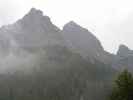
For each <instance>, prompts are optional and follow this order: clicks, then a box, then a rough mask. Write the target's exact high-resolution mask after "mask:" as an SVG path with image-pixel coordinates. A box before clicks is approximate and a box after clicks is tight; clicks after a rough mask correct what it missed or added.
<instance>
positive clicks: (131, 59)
mask: <svg viewBox="0 0 133 100" xmlns="http://www.w3.org/2000/svg"><path fill="white" fill-rule="evenodd" d="M116 56H117V57H118V58H119V59H117V60H115V61H114V62H113V63H112V66H113V67H114V68H117V69H118V70H123V69H129V70H130V71H131V72H133V51H132V50H130V49H129V48H128V47H127V46H125V45H120V46H119V49H118V52H117V55H116Z"/></svg>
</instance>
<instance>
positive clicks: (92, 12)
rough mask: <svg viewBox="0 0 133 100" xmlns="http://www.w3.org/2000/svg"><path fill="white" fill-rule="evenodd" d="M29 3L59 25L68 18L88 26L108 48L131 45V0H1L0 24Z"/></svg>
mask: <svg viewBox="0 0 133 100" xmlns="http://www.w3.org/2000/svg"><path fill="white" fill-rule="evenodd" d="M32 7H35V8H37V9H41V10H42V11H43V12H44V15H48V16H50V18H51V20H52V22H53V23H54V24H55V25H57V26H59V27H60V28H62V27H63V25H64V24H65V23H67V22H69V21H71V20H74V21H75V22H77V23H78V24H80V25H81V26H83V27H85V28H88V30H90V31H91V32H93V33H94V35H96V36H97V37H98V39H99V40H100V41H101V42H102V45H103V46H104V48H105V49H106V50H108V51H110V52H116V50H117V48H118V46H119V44H126V45H127V46H128V47H130V48H132V49H133V39H132V37H133V0H0V25H5V24H9V23H13V22H15V21H16V20H18V19H19V18H21V17H23V16H24V15H25V14H26V13H27V12H28V11H29V10H30V8H32Z"/></svg>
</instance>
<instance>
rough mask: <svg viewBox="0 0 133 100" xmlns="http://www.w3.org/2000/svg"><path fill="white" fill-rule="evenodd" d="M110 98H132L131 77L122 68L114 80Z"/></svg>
mask: <svg viewBox="0 0 133 100" xmlns="http://www.w3.org/2000/svg"><path fill="white" fill-rule="evenodd" d="M110 100H133V77H132V74H131V73H130V72H128V71H127V70H124V71H123V72H122V73H121V74H120V75H119V76H118V78H117V80H116V81H115V86H114V88H113V91H112V93H111V96H110Z"/></svg>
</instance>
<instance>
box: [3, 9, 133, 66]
mask: <svg viewBox="0 0 133 100" xmlns="http://www.w3.org/2000/svg"><path fill="white" fill-rule="evenodd" d="M52 45H53V46H55V45H60V46H63V47H67V48H68V49H70V50H71V51H72V52H74V53H79V54H80V55H81V56H82V57H84V58H87V59H89V60H91V61H92V62H94V61H95V60H96V61H100V62H103V63H105V64H112V66H113V67H115V68H117V66H122V64H123V62H125V60H126V61H127V59H128V60H129V62H128V64H129V65H132V56H133V51H132V50H130V49H129V48H128V47H126V46H125V45H120V47H119V50H118V52H117V55H113V54H110V53H108V52H106V51H105V50H104V49H103V47H102V45H101V43H100V41H99V40H98V39H97V38H96V37H95V36H94V35H93V34H92V33H91V32H89V31H88V30H87V29H85V28H83V27H81V26H80V25H78V24H77V23H75V22H73V21H71V22H69V23H67V24H66V25H65V26H64V27H63V30H60V29H59V28H58V27H57V26H55V25H54V24H53V23H52V22H51V20H50V18H49V17H48V16H44V15H43V12H42V11H40V10H37V9H35V8H32V9H31V10H30V11H29V13H28V14H26V15H25V16H24V17H23V18H22V19H20V20H18V21H17V22H16V23H14V24H12V25H7V26H3V27H1V28H0V55H1V54H2V55H8V53H9V52H11V51H15V52H16V51H21V50H22V49H24V50H30V51H32V50H33V51H34V50H35V51H38V49H39V50H40V49H42V48H45V47H48V46H52ZM36 49H37V50H36ZM128 64H127V63H126V64H125V66H126V65H127V66H128Z"/></svg>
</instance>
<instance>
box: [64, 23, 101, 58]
mask: <svg viewBox="0 0 133 100" xmlns="http://www.w3.org/2000/svg"><path fill="white" fill-rule="evenodd" d="M63 33H64V34H63V35H64V38H65V40H67V41H68V47H70V48H72V49H74V50H75V51H77V52H79V53H80V54H81V55H83V56H84V57H86V56H88V55H90V56H95V57H96V56H99V53H100V52H101V51H103V48H102V46H101V44H100V42H99V40H98V39H97V38H96V37H95V36H93V35H92V33H91V32H89V31H88V30H87V29H85V28H82V27H81V26H79V25H77V24H76V23H75V22H73V21H71V22H69V23H67V24H66V25H65V26H64V28H63Z"/></svg>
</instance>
